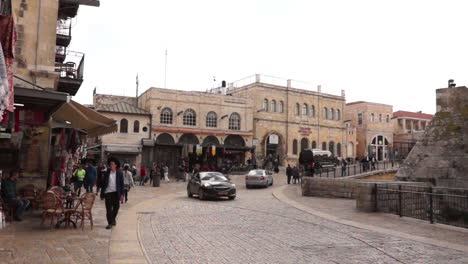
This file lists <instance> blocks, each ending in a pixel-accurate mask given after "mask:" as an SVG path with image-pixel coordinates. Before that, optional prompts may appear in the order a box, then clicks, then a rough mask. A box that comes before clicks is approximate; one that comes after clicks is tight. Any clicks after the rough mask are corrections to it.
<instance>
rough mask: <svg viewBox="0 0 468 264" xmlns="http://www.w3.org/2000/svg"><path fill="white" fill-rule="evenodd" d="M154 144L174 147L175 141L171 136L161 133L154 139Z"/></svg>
mask: <svg viewBox="0 0 468 264" xmlns="http://www.w3.org/2000/svg"><path fill="white" fill-rule="evenodd" d="M156 144H163V145H174V144H175V141H174V138H173V137H172V136H171V135H169V134H167V133H162V134H159V135H158V136H157V137H156Z"/></svg>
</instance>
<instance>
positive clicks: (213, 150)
mask: <svg viewBox="0 0 468 264" xmlns="http://www.w3.org/2000/svg"><path fill="white" fill-rule="evenodd" d="M211 156H213V157H214V156H216V146H215V145H213V146H211Z"/></svg>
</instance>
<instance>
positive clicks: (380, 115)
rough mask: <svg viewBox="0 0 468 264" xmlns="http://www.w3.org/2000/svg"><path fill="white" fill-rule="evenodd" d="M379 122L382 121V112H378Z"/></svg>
mask: <svg viewBox="0 0 468 264" xmlns="http://www.w3.org/2000/svg"><path fill="white" fill-rule="evenodd" d="M379 122H382V114H379Z"/></svg>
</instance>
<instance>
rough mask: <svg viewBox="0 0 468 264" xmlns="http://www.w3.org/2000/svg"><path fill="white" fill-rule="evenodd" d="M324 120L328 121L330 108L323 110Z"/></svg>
mask: <svg viewBox="0 0 468 264" xmlns="http://www.w3.org/2000/svg"><path fill="white" fill-rule="evenodd" d="M322 118H323V120H327V119H328V108H326V107H324V108H323V112H322Z"/></svg>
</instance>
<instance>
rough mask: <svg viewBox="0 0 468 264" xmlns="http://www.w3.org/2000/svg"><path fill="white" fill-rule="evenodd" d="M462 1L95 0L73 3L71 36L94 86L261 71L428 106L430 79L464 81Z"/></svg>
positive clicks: (200, 83) (190, 81)
mask: <svg viewBox="0 0 468 264" xmlns="http://www.w3.org/2000/svg"><path fill="white" fill-rule="evenodd" d="M467 10H468V1H464V0H460V1H452V0H443V1H442V0H440V1H431V0H424V1H416V0H404V1H400V0H391V1H390V0H389V1H380V0H369V1H364V0H353V1H350V0H343V1H338V0H323V1H313V0H304V1H299V0H232V1H227V0H198V1H194V0H166V1H159V0H134V1H128V0H101V6H100V7H99V8H95V7H87V6H81V7H80V10H79V14H78V16H77V17H76V18H75V19H74V28H73V31H72V44H71V48H72V49H73V50H76V51H82V52H85V53H86V57H85V69H84V70H85V72H84V74H85V75H84V79H85V81H84V83H83V85H82V86H81V88H80V90H79V92H78V94H77V95H76V96H75V100H77V101H78V102H80V103H83V104H89V103H92V91H93V89H94V87H97V91H98V93H106V94H115V95H127V96H130V95H134V94H135V77H136V74H137V73H138V74H139V81H140V94H141V92H143V91H144V90H146V89H148V88H149V87H164V76H165V74H164V73H165V55H164V53H165V50H166V49H167V50H168V56H167V88H172V89H181V90H199V91H205V90H206V89H207V88H212V87H213V86H214V82H213V76H215V77H216V80H217V82H220V81H221V80H226V81H227V82H233V81H236V80H239V79H242V78H244V77H248V76H251V75H253V74H256V73H259V74H265V75H271V76H277V77H282V78H285V79H293V80H299V81H303V82H307V83H310V89H311V90H316V87H317V85H321V86H322V92H326V93H331V94H337V95H338V94H339V93H340V90H342V89H343V90H345V91H346V101H347V102H353V101H358V100H364V101H370V102H377V103H384V104H390V105H393V110H394V111H397V110H407V111H419V110H422V111H423V112H426V113H431V114H433V113H434V112H435V108H436V107H435V89H437V88H443V87H446V85H447V80H448V79H450V78H453V79H455V83H457V85H461V86H464V85H468V64H467V62H468V35H467V22H466V21H467V13H466V12H467Z"/></svg>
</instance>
